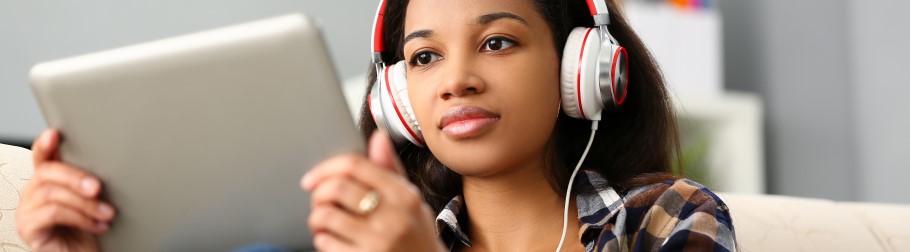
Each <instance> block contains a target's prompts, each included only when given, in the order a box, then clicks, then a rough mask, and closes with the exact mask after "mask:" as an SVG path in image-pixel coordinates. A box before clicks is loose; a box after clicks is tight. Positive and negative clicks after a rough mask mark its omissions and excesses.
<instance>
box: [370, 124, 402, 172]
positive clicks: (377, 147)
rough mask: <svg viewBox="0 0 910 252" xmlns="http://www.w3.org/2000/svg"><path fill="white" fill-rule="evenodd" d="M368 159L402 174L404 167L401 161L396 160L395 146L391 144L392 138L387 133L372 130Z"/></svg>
mask: <svg viewBox="0 0 910 252" xmlns="http://www.w3.org/2000/svg"><path fill="white" fill-rule="evenodd" d="M367 150H368V152H369V157H370V160H373V162H376V163H377V164H379V166H381V167H383V168H387V169H388V170H390V171H392V172H395V173H396V174H399V175H401V174H404V169H403V168H402V166H401V162H400V161H399V160H398V154H396V152H395V146H394V145H393V144H392V139H391V138H389V134H387V133H385V132H382V131H379V130H377V131H373V135H371V136H370V143H369V148H367Z"/></svg>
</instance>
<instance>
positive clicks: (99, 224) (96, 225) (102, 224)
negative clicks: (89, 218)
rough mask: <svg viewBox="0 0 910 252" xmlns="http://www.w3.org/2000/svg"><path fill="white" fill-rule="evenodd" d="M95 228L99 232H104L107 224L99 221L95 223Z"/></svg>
mask: <svg viewBox="0 0 910 252" xmlns="http://www.w3.org/2000/svg"><path fill="white" fill-rule="evenodd" d="M95 227H96V228H98V230H101V231H105V230H107V228H108V226H107V223H104V222H100V221H99V222H95Z"/></svg>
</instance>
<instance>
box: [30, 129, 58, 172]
mask: <svg viewBox="0 0 910 252" xmlns="http://www.w3.org/2000/svg"><path fill="white" fill-rule="evenodd" d="M59 143H60V132H59V131H57V130H54V129H48V130H44V132H41V134H40V135H38V138H37V139H35V142H34V143H33V144H32V165H34V166H35V167H38V166H40V165H42V164H44V163H45V162H48V161H52V160H54V159H55V157H56V154H57V145H58V144H59Z"/></svg>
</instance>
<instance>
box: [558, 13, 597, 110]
mask: <svg viewBox="0 0 910 252" xmlns="http://www.w3.org/2000/svg"><path fill="white" fill-rule="evenodd" d="M600 50H601V39H600V34H599V31H598V28H588V27H575V29H572V32H571V33H569V38H568V39H567V41H566V45H565V48H564V49H563V54H562V66H561V71H560V72H561V75H560V95H561V96H562V109H563V111H564V112H565V113H566V114H567V115H569V116H571V117H574V118H581V119H587V120H600V112H601V111H602V110H603V107H604V106H603V101H601V96H600V90H599V87H598V85H597V78H598V75H597V73H598V71H597V70H598V68H597V58H598V54H599V53H600Z"/></svg>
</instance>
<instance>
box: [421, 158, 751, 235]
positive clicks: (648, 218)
mask: <svg viewBox="0 0 910 252" xmlns="http://www.w3.org/2000/svg"><path fill="white" fill-rule="evenodd" d="M575 181H577V182H578V183H584V184H582V185H580V186H589V187H590V186H593V188H605V189H598V191H597V192H596V193H588V194H579V195H578V196H577V197H576V198H575V201H576V204H577V206H578V220H579V224H580V227H579V231H578V233H579V234H580V237H581V243H582V244H583V245H584V246H585V250H587V251H682V250H697V251H705V250H714V251H735V250H736V245H735V236H734V233H733V222H732V220H731V219H730V211H729V209H728V208H727V205H726V204H725V203H724V202H723V201H721V200H720V198H718V197H717V195H715V194H714V193H713V192H711V191H710V190H708V189H707V188H705V187H704V186H702V185H700V184H698V183H695V182H693V181H691V180H688V179H680V180H676V181H667V182H663V183H655V184H651V185H647V186H642V187H637V188H632V189H629V190H626V191H620V192H617V191H615V190H613V189H612V188H609V187H608V186H607V181H606V180H605V179H604V178H603V177H602V176H600V175H599V174H597V173H595V172H591V171H585V172H582V173H579V174H578V177H576V178H575ZM462 207H464V202H463V201H462V198H461V196H457V197H455V198H454V199H452V200H451V201H449V203H448V204H447V205H446V207H445V208H444V209H443V210H442V211H441V212H440V213H439V215H438V216H437V217H436V226H437V229H438V232H439V234H440V235H441V236H442V238H443V240H444V241H445V242H446V245H448V247H449V248H453V247H454V245H455V243H456V242H460V243H461V244H463V245H465V246H468V247H470V246H471V240H469V239H468V236H467V235H466V234H465V232H464V230H462V229H461V227H460V226H459V224H458V222H459V221H465V220H464V218H467V217H466V216H465V215H464V214H459V213H461V209H462ZM459 218H461V219H459Z"/></svg>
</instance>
